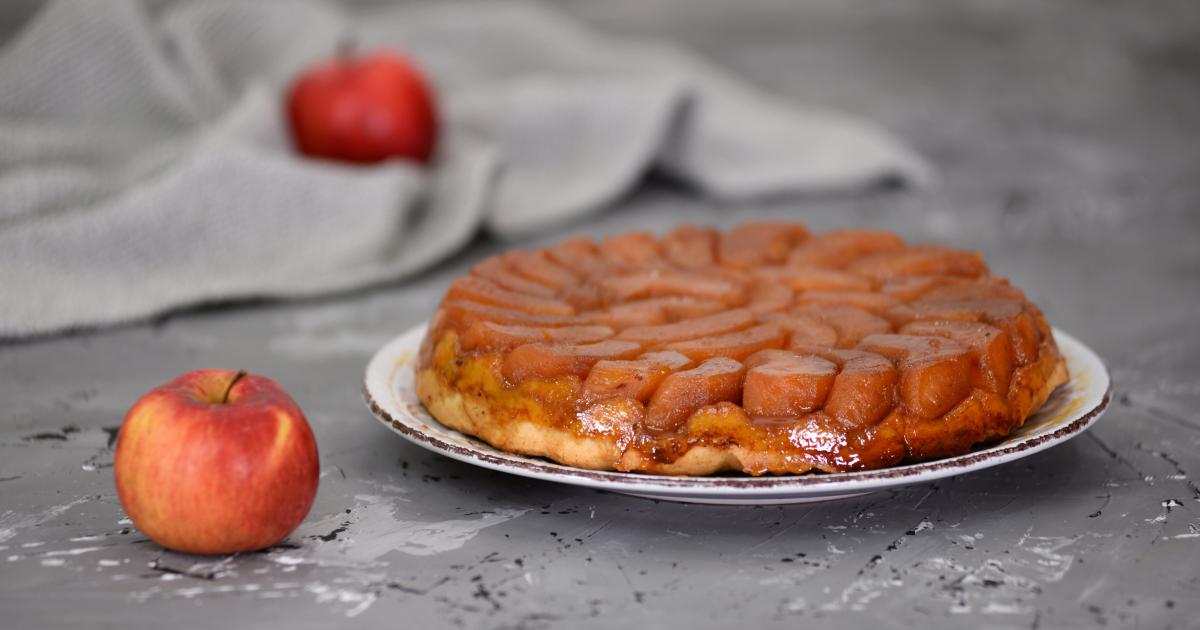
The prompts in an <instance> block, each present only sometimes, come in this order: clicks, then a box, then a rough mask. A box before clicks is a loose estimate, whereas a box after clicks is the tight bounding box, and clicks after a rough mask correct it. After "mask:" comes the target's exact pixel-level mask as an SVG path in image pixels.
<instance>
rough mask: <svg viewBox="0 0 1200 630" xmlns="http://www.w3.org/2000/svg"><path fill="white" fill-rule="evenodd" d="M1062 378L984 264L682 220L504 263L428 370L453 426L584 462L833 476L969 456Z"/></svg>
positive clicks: (1060, 365) (870, 241)
mask: <svg viewBox="0 0 1200 630" xmlns="http://www.w3.org/2000/svg"><path fill="white" fill-rule="evenodd" d="M1066 381H1067V369H1066V363H1065V362H1064V360H1063V358H1062V356H1060V355H1059V352H1058V348H1057V346H1056V345H1055V343H1054V337H1053V336H1052V334H1051V329H1050V327H1049V325H1048V324H1047V323H1046V320H1045V318H1044V317H1043V316H1042V313H1041V311H1039V310H1038V308H1037V307H1036V306H1034V305H1033V304H1032V303H1031V302H1030V301H1029V300H1028V299H1026V298H1025V295H1024V294H1023V293H1022V292H1021V291H1020V290H1018V289H1017V288H1015V287H1013V286H1012V285H1011V284H1009V282H1008V281H1007V280H1005V279H1004V278H999V277H996V276H993V275H991V274H990V273H989V271H988V268H987V266H986V265H985V264H984V261H983V258H982V257H981V256H980V254H979V253H977V252H973V251H964V250H960V249H954V248H950V247H944V246H939V245H908V244H906V243H905V242H904V241H903V240H901V239H900V237H898V236H896V235H895V234H893V233H891V232H884V231H877V230H835V231H831V232H826V233H824V234H820V235H816V236H814V235H811V234H810V233H809V231H808V230H807V229H805V228H804V227H803V226H802V225H799V224H795V223H752V224H745V225H741V226H739V227H736V228H734V229H732V230H730V231H728V232H724V233H721V232H718V231H717V230H714V229H710V228H703V227H692V226H686V227H680V228H677V229H675V230H673V231H671V232H670V233H668V234H667V235H665V236H663V237H661V238H659V237H656V236H655V235H653V234H649V233H645V232H633V233H628V234H623V235H620V236H615V237H612V238H608V239H605V240H603V241H601V242H598V243H597V242H593V241H592V240H589V239H586V238H574V239H570V240H566V241H563V242H561V243H559V244H557V245H555V246H553V247H548V248H545V249H536V250H531V251H513V252H508V253H505V254H501V255H498V256H493V257H491V258H488V259H486V260H484V261H483V262H481V263H479V264H478V265H476V266H475V267H473V268H472V269H471V271H470V273H469V274H467V275H465V276H463V277H461V278H459V279H457V280H455V281H454V283H453V284H451V285H450V289H449V290H448V291H447V292H446V295H445V297H444V298H443V300H442V302H441V304H440V306H439V307H438V310H437V313H436V314H435V315H434V317H433V319H432V321H431V322H430V325H429V329H428V331H427V333H426V336H425V339H424V341H423V343H422V346H421V351H420V356H419V358H418V362H417V366H416V385H417V394H418V395H419V396H420V399H421V401H422V402H423V403H424V404H425V406H426V407H427V408H428V409H429V411H430V413H432V414H433V416H434V417H436V418H437V419H438V420H439V421H440V422H442V423H443V424H445V425H446V426H449V427H451V428H454V429H457V430H459V431H462V432H464V433H468V434H470V435H474V436H476V437H479V438H480V439H482V440H484V441H485V442H487V443H489V444H491V445H492V446H494V447H496V448H498V449H502V450H505V451H510V452H514V453H522V454H526V455H538V456H543V457H547V458H549V459H552V460H554V461H557V462H559V463H562V464H566V465H570V466H578V467H582V468H590V469H600V470H619V471H631V472H644V473H654V474H673V475H708V474H712V473H716V472H720V471H728V470H732V471H741V472H744V473H748V474H751V475H762V474H794V473H806V472H813V471H826V472H839V471H849V470H863V469H873V468H882V467H886V466H892V465H895V464H898V463H900V462H907V461H916V460H928V459H933V458H939V457H947V456H953V455H959V454H962V453H966V452H967V451H969V450H970V449H971V448H972V447H974V446H976V445H978V444H981V443H985V442H988V441H991V440H996V439H998V438H1001V437H1003V436H1006V435H1008V434H1010V433H1012V432H1013V431H1014V430H1016V429H1017V428H1018V427H1020V426H1021V424H1022V423H1024V421H1025V419H1026V418H1028V417H1029V415H1030V414H1031V413H1033V412H1034V411H1036V410H1037V409H1038V407H1040V406H1041V405H1042V403H1043V402H1045V400H1046V398H1047V397H1048V396H1049V395H1050V393H1051V392H1052V391H1053V390H1054V388H1056V387H1058V386H1059V385H1061V384H1063V383H1065V382H1066Z"/></svg>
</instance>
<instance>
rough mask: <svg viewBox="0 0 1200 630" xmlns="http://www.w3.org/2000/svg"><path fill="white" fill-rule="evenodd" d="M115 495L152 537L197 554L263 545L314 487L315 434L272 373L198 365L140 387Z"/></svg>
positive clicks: (303, 506) (289, 524)
mask: <svg viewBox="0 0 1200 630" xmlns="http://www.w3.org/2000/svg"><path fill="white" fill-rule="evenodd" d="M114 468H115V470H114V472H115V475H116V481H117V495H118V496H119V497H120V499H121V505H123V506H124V507H125V512H126V513H128V514H129V518H130V519H132V520H133V524H134V525H135V526H136V527H137V528H138V529H139V530H141V532H142V533H143V534H145V535H147V536H149V537H150V539H151V540H153V541H154V542H157V543H158V544H160V545H162V546H164V547H168V548H170V549H176V550H178V551H185V552H188V553H201V554H225V553H235V552H238V551H253V550H255V549H262V548H264V547H269V546H271V545H273V544H275V543H277V542H279V541H280V540H282V539H283V538H284V537H285V536H287V535H288V534H290V533H291V532H292V530H294V529H296V526H297V525H299V524H300V522H301V521H303V520H304V517H305V516H306V515H307V514H308V510H309V508H310V507H312V502H313V497H315V496H316V494H317V478H318V474H319V470H318V463H317V443H316V440H314V439H313V434H312V430H311V429H310V428H309V426H308V421H307V420H305V418H304V414H303V413H301V411H300V407H298V406H297V405H296V403H295V401H293V400H292V398H291V397H290V396H288V394H287V392H286V391H284V389H283V388H282V387H280V385H279V384H278V383H276V382H275V381H273V380H271V379H269V378H267V377H265V376H258V375H255V374H247V373H246V372H244V371H243V372H233V371H231V370H196V371H194V372H188V373H187V374H184V375H182V376H180V377H178V378H176V379H175V380H173V381H171V382H169V383H166V384H164V385H161V386H159V387H157V388H155V389H153V390H150V391H149V392H148V393H146V395H145V396H142V397H141V398H140V399H139V400H138V401H137V403H136V404H134V406H133V408H132V409H130V410H129V413H128V414H127V415H126V416H125V422H124V423H123V424H122V425H121V431H120V433H119V434H118V439H117V449H116V462H115V467H114Z"/></svg>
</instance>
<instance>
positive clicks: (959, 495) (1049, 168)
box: [0, 0, 1200, 629]
mask: <svg viewBox="0 0 1200 630" xmlns="http://www.w3.org/2000/svg"><path fill="white" fill-rule="evenodd" d="M563 6H564V8H565V9H566V10H567V11H569V12H571V13H572V14H575V15H577V16H578V17H579V18H580V19H583V20H585V21H587V22H588V23H591V24H594V25H596V26H597V27H599V28H604V29H608V30H609V31H612V32H616V33H623V34H628V35H631V36H638V37H654V38H663V39H666V40H671V41H676V42H679V43H681V44H684V45H687V46H690V47H692V48H694V49H696V50H698V51H699V52H701V53H703V54H705V55H707V56H708V57H710V58H711V59H713V60H715V61H716V62H718V63H720V64H723V65H724V66H726V67H728V68H731V69H732V70H733V71H735V72H736V73H738V74H739V75H741V76H743V77H744V78H745V79H746V80H748V81H752V82H754V83H756V84H759V85H761V86H763V87H765V88H768V89H770V90H773V91H775V92H777V93H779V94H781V95H783V96H784V97H787V98H792V99H795V100H797V101H801V102H805V103H811V104H816V105H822V106H829V107H836V108H839V109H843V110H846V111H851V112H856V113H859V114H862V115H865V116H869V117H871V118H873V119H875V120H877V121H879V122H880V123H881V124H883V125H885V126H886V127H888V128H890V129H892V130H894V131H895V132H896V133H898V134H900V135H902V136H903V137H905V138H907V139H908V140H910V141H911V142H912V143H913V144H914V145H915V146H916V147H917V148H918V149H919V150H921V151H923V152H924V153H925V154H926V155H928V156H929V157H930V158H931V159H932V160H933V161H935V162H936V163H937V164H938V165H939V167H940V168H941V171H942V176H943V178H942V181H941V184H940V185H939V186H938V187H937V188H935V189H932V190H928V191H916V192H912V191H907V192H906V191H879V192H872V193H868V194H861V195H855V196H851V197H819V198H804V199H795V198H791V199H780V200H772V201H769V202H762V203H757V204H746V205H738V206H736V207H728V206H720V205H715V204H713V203H711V202H706V201H704V200H702V199H698V198H696V197H695V196H693V195H691V194H689V193H688V192H686V191H682V190H679V189H678V188H676V187H674V186H673V185H672V184H671V183H670V182H663V181H657V180H651V181H649V182H647V184H646V186H645V187H644V188H643V189H642V191H641V192H639V193H638V194H636V195H633V196H632V197H631V198H628V199H625V200H622V201H621V202H620V203H619V205H618V207H617V208H615V209H614V210H613V211H611V212H608V213H606V214H603V215H601V216H598V217H595V218H592V219H589V220H585V221H581V222H578V223H575V224H572V225H569V226H565V227H562V228H560V229H557V230H554V231H553V232H551V233H547V234H544V235H541V236H539V237H537V238H532V239H528V240H526V241H522V242H519V243H515V245H531V244H534V243H544V242H551V241H554V240H557V239H560V238H562V237H565V236H567V235H573V234H588V235H593V236H601V235H605V234H610V233H615V232H620V231H623V230H629V229H635V228H650V229H665V228H667V227H669V226H672V225H675V224H676V223H678V222H681V221H693V222H711V223H715V224H718V225H723V226H727V225H731V224H734V223H737V222H740V221H744V220H747V219H751V218H761V217H769V218H789V219H796V220H802V221H805V222H808V223H809V224H811V225H812V226H813V227H815V228H817V229H824V228H830V227H837V226H851V225H873V226H880V227H884V228H890V229H895V230H897V231H899V232H900V233H902V234H903V235H905V236H906V237H908V238H910V239H913V240H918V241H919V240H938V241H945V242H949V243H953V244H955V245H958V246H962V247H970V248H978V249H980V250H982V251H983V252H984V254H985V255H986V256H987V258H988V259H989V261H991V264H992V267H993V269H994V270H996V272H997V273H1000V274H1004V275H1007V276H1009V277H1011V278H1012V279H1013V280H1014V282H1016V283H1017V284H1019V285H1020V286H1022V287H1024V288H1025V289H1026V290H1027V291H1028V293H1029V294H1030V295H1031V296H1032V298H1033V299H1034V300H1036V301H1037V302H1038V303H1039V304H1041V305H1042V306H1043V308H1044V309H1045V311H1046V312H1047V314H1048V316H1049V318H1050V319H1051V321H1052V322H1053V323H1054V324H1056V325H1057V326H1059V327H1061V328H1063V329H1065V330H1067V331H1069V332H1070V333H1072V334H1073V335H1076V336H1078V337H1079V338H1080V339H1081V340H1083V341H1084V342H1085V343H1087V344H1089V345H1090V346H1092V347H1093V348H1094V349H1096V350H1097V351H1098V352H1099V353H1100V354H1101V355H1102V356H1103V357H1104V359H1105V360H1106V361H1107V363H1108V365H1109V367H1110V370H1111V372H1112V374H1113V376H1114V379H1115V384H1116V391H1115V398H1114V403H1113V405H1112V407H1111V409H1110V410H1109V411H1108V413H1107V414H1106V415H1105V416H1104V417H1103V418H1102V419H1101V421H1100V422H1099V423H1098V424H1097V425H1096V426H1095V427H1094V428H1093V429H1092V430H1091V431H1090V432H1088V433H1087V434H1085V435H1083V436H1081V437H1078V438H1076V439H1074V440H1072V441H1071V442H1069V443H1066V444H1064V445H1061V446H1059V447H1056V448H1053V449H1051V450H1049V451H1046V452H1042V453H1038V454H1036V455H1033V456H1031V457H1028V458H1026V459H1023V460H1020V461H1017V462H1014V463H1010V464H1007V465H1004V466H1000V467H997V468H993V469H990V470H987V471H983V472H979V473H975V474H970V475H964V476H961V477H957V478H953V479H949V480H946V481H941V482H938V483H934V484H926V485H915V486H911V487H907V488H904V489H902V490H897V491H892V492H885V493H877V494H872V495H869V496H865V497H861V498H857V499H851V500H842V501H835V502H827V503H818V504H807V505H794V506H784V507H705V506H697V505H682V504H671V503H657V502H652V501H648V500H642V499H636V498H629V497H624V496H620V495H614V494H607V493H603V492H596V491H590V490H581V489H576V488H572V487H567V486H561V485H555V484H551V483H543V482H537V481H531V480H526V479H522V478H518V477H513V476H507V475H504V474H499V473H494V472H489V471H485V470H481V469H477V468H474V467H472V466H469V465H466V464H461V463H457V462H454V461H451V460H448V459H446V458H443V457H440V456H437V455H433V454H430V453H428V452H425V451H423V450H421V449H419V448H417V447H415V446H412V445H410V444H408V443H406V442H405V441H403V440H402V439H400V438H399V437H397V436H395V435H393V434H392V433H390V432H388V431H387V430H386V429H385V428H384V427H383V426H381V425H380V424H379V423H377V422H376V421H375V419H374V418H373V417H372V416H371V415H370V414H369V413H368V412H367V410H366V409H365V408H364V406H363V404H362V401H361V398H360V393H359V384H360V379H361V375H362V371H363V367H364V364H365V362H366V360H367V358H368V357H369V356H370V355H371V353H372V352H373V351H374V350H376V349H377V348H378V347H379V346H380V345H381V344H383V343H384V342H385V341H387V340H388V339H389V338H391V337H392V336H393V335H395V334H397V333H398V332H400V331H402V330H404V329H406V328H408V327H409V326H411V325H414V324H416V323H418V322H420V321H422V320H423V319H425V318H426V317H427V316H428V315H429V313H430V310H431V308H432V306H433V304H434V303H435V302H436V300H437V299H438V298H439V297H440V294H441V293H442V291H443V290H444V289H445V287H446V285H447V284H448V283H449V281H450V280H451V279H453V278H454V277H455V276H456V275H457V274H459V273H462V272H463V271H464V270H465V269H466V268H467V267H468V265H470V264H471V263H472V262H474V261H476V260H478V259H480V258H481V257H483V256H486V255H489V254H492V253H495V252H497V251H499V250H500V249H502V248H503V247H506V246H508V245H509V244H502V243H497V242H494V241H491V240H488V239H485V238H481V239H480V240H478V241H477V242H475V243H474V244H473V245H472V247H471V248H470V249H469V251H466V252H464V253H463V254H461V255H460V256H458V257H456V258H455V259H453V260H451V261H449V262H447V263H445V264H442V265H440V266H439V267H437V268H436V269H434V270H432V271H431V272H428V273H426V274H424V275H422V276H420V277H418V278H416V279H414V280H411V281H407V282H403V283H395V284H391V285H388V286H382V287H376V288H374V289H371V290H367V291H361V292H355V293H352V294H347V295H340V296H333V297H330V298H327V299H322V300H314V301H307V302H299V303H287V304H278V303H271V304H261V303H260V304H242V305H232V306H229V305H226V306H222V307H212V308H208V309H204V310H201V311H198V312H197V311H192V312H188V313H183V314H178V315H174V316H170V317H167V318H163V319H160V320H158V321H156V322H153V323H149V324H145V325H135V326H127V327H123V328H120V329H116V330H107V331H100V332H88V333H79V334H73V335H70V336H63V337H56V338H50V339H43V340H37V341H33V342H24V343H13V344H8V345H0V611H3V614H0V626H2V627H5V628H8V627H11V628H34V627H55V628H70V627H89V628H105V627H113V628H116V627H120V628H130V627H159V626H164V625H167V624H170V625H172V626H173V627H222V626H226V627H241V628H252V627H283V626H286V627H292V628H307V627H330V626H333V625H347V624H349V623H353V624H354V625H361V626H366V627H421V628H433V627H469V628H528V629H535V628H548V627H578V628H607V627H647V628H658V627H673V628H679V627H687V628H708V627H729V626H731V625H735V624H736V625H738V626H742V627H764V628H773V627H779V628H790V627H798V626H802V627H808V628H823V627H829V628H853V627H871V628H903V627H913V626H920V627H928V628H951V627H977V628H1010V627H1021V628H1038V627H1041V628H1091V627H1097V626H1107V627H1122V628H1188V627H1192V628H1194V627H1197V626H1196V624H1197V621H1196V619H1197V616H1198V615H1200V487H1198V485H1197V483H1198V482H1200V448H1198V447H1200V413H1198V412H1197V411H1196V409H1197V406H1198V405H1200V333H1197V327H1196V317H1197V313H1198V312H1200V246H1198V244H1197V241H1198V239H1200V214H1198V211H1200V177H1198V176H1200V5H1198V4H1196V3H1195V2H1192V1H1189V0H1181V1H1178V2H1121V1H1106V2H1091V1H1089V2H1084V1H1082V0H1068V1H1063V2H1056V3H1044V2H1039V1H1036V0H1016V1H1014V2H1006V3H992V2H982V1H967V2H955V3H945V2H938V1H936V0H898V1H896V2H889V3H876V2H872V1H870V0H819V1H811V2H790V1H784V0H747V1H744V2H739V3H723V2H718V1H716V0H706V1H704V2H694V1H691V0H653V1H650V0H612V1H608V2H578V1H577V2H569V3H566V4H564V5H563ZM12 13H19V12H16V11H13V12H12ZM9 18H10V19H16V18H13V16H11V15H10V16H9ZM8 30H11V27H10V28H9V29H8ZM0 32H4V31H0ZM729 124H731V125H736V124H737V121H729ZM209 366H223V367H234V368H236V367H243V368H247V369H249V370H252V371H256V372H261V373H264V374H267V375H270V376H272V377H274V378H276V379H278V380H279V381H280V382H282V383H283V384H284V385H285V386H286V387H287V388H288V389H289V390H290V391H291V392H292V393H293V394H294V396H295V397H296V399H297V400H298V401H299V403H300V404H301V406H302V407H303V409H304V410H305V412H306V413H307V415H308V418H309V420H310V421H311V423H312V424H313V427H314V430H315V431H316V434H317V437H318V440H319V443H320V445H321V457H322V463H321V470H322V479H321V488H320V492H319V495H318V497H317V501H316V505H315V506H314V508H313V510H312V513H311V514H310V516H309V518H308V520H307V521H306V522H305V524H304V525H303V526H302V527H301V528H300V530H299V531H297V532H296V533H295V534H293V535H292V536H291V537H290V538H288V539H287V541H286V542H285V543H284V544H281V545H279V546H277V547H275V548H272V549H269V550H266V551H264V552H260V553H253V554H243V555H236V556H230V557H221V558H202V557H193V556H188V555H183V554H178V553H173V552H170V551H165V550H163V549H161V548H159V547H157V546H156V545H154V544H153V543H151V542H149V541H148V540H147V539H145V538H144V537H143V536H141V535H139V534H138V532H137V531H136V530H133V529H132V528H131V525H130V523H129V521H128V520H127V519H125V515H124V514H123V513H122V510H121V507H120V505H119V503H118V501H117V498H116V496H115V493H114V488H113V482H112V469H111V465H112V452H111V447H112V444H113V438H114V432H115V430H116V427H117V426H118V425H119V423H120V421H121V419H122V417H123V414H124V413H125V411H126V410H127V409H128V407H129V406H130V404H131V403H132V402H133V401H134V400H135V399H136V398H137V397H138V396H139V395H140V394H141V393H143V392H144V391H146V390H147V389H149V388H150V387H152V386H154V385H156V384H158V383H160V382H163V381H165V380H167V379H168V378H170V377H172V376H174V375H176V374H178V373H180V372H183V371H186V370H190V369H194V368H200V367H209Z"/></svg>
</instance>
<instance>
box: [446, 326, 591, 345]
mask: <svg viewBox="0 0 1200 630" xmlns="http://www.w3.org/2000/svg"><path fill="white" fill-rule="evenodd" d="M613 334H614V331H613V329H612V328H609V327H608V326H563V327H561V328H542V327H537V326H513V325H504V324H497V323H494V322H475V323H474V324H471V325H470V326H468V327H467V330H466V332H464V333H463V334H462V337H459V340H458V343H459V347H460V348H462V350H464V351H466V352H494V351H497V350H507V349H509V348H515V347H517V346H520V345H524V344H527V343H537V342H545V343H556V342H567V343H595V342H597V341H603V340H605V339H608V338H609V337H612V336H613Z"/></svg>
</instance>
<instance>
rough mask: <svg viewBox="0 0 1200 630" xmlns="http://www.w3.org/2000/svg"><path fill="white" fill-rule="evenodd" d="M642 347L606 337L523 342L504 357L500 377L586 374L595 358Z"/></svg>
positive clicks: (630, 352)
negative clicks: (573, 341)
mask: <svg viewBox="0 0 1200 630" xmlns="http://www.w3.org/2000/svg"><path fill="white" fill-rule="evenodd" d="M641 351H642V347H641V346H640V345H638V344H636V343H634V342H632V341H618V340H616V339H609V340H607V341H600V342H598V343H589V344H570V343H527V344H525V345H523V346H517V347H516V348H514V349H513V351H512V352H509V353H508V355H507V356H506V357H504V365H503V366H502V368H501V369H502V372H503V374H504V378H506V379H508V380H509V381H511V382H514V383H519V382H521V381H524V380H527V379H530V378H553V377H556V376H567V375H571V374H573V375H575V376H580V377H583V376H587V373H588V370H590V369H591V368H592V366H593V365H595V364H596V362H597V361H603V360H605V359H629V358H632V357H635V356H637V355H638V353H640V352H641Z"/></svg>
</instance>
